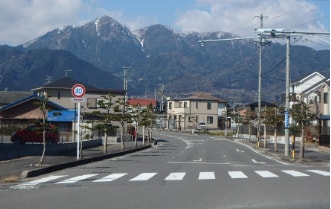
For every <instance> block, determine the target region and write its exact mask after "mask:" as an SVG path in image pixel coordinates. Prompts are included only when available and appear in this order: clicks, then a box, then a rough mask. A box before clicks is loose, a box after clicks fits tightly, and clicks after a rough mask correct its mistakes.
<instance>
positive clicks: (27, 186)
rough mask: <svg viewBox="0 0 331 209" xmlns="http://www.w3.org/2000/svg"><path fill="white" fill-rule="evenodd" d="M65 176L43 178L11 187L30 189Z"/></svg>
mask: <svg viewBox="0 0 331 209" xmlns="http://www.w3.org/2000/svg"><path fill="white" fill-rule="evenodd" d="M65 176H66V175H61V176H48V177H45V178H41V179H37V180H34V181H29V182H26V183H22V184H19V185H15V186H11V188H12V189H32V188H34V186H36V185H38V184H42V183H46V182H49V181H52V180H55V179H59V178H62V177H65Z"/></svg>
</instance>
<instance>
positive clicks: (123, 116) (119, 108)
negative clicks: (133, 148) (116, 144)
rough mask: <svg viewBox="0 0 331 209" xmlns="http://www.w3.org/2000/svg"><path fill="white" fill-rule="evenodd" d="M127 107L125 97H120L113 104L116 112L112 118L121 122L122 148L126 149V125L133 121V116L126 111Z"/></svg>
mask: <svg viewBox="0 0 331 209" xmlns="http://www.w3.org/2000/svg"><path fill="white" fill-rule="evenodd" d="M125 108H126V103H125V99H124V98H119V99H118V100H116V101H115V103H114V105H113V110H114V113H113V114H112V120H113V121H118V122H119V124H120V125H121V149H122V150H124V149H125V144H124V139H123V135H124V127H125V124H126V123H131V122H132V117H131V115H130V114H128V113H126V112H125Z"/></svg>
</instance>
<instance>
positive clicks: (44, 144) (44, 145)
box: [39, 127, 46, 165]
mask: <svg viewBox="0 0 331 209" xmlns="http://www.w3.org/2000/svg"><path fill="white" fill-rule="evenodd" d="M45 153H46V130H45V127H43V152H42V154H41V157H40V160H39V165H42V164H43V163H44V159H45Z"/></svg>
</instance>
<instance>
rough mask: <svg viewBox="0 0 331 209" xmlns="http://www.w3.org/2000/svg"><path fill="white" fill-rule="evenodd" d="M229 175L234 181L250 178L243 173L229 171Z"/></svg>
mask: <svg viewBox="0 0 331 209" xmlns="http://www.w3.org/2000/svg"><path fill="white" fill-rule="evenodd" d="M228 174H229V175H230V177H231V178H233V179H245V178H248V177H247V176H246V175H245V174H244V173H243V172H242V171H228Z"/></svg>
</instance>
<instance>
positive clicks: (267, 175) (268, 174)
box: [255, 171, 278, 178]
mask: <svg viewBox="0 0 331 209" xmlns="http://www.w3.org/2000/svg"><path fill="white" fill-rule="evenodd" d="M255 173H257V174H258V175H259V176H261V177H263V178H277V177H278V176H277V175H276V174H274V173H271V172H270V171H255Z"/></svg>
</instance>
